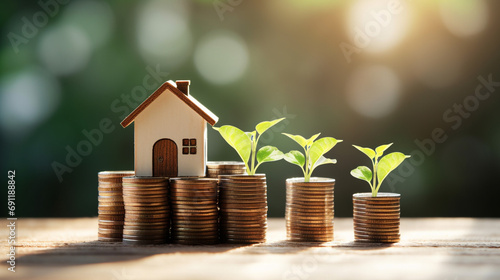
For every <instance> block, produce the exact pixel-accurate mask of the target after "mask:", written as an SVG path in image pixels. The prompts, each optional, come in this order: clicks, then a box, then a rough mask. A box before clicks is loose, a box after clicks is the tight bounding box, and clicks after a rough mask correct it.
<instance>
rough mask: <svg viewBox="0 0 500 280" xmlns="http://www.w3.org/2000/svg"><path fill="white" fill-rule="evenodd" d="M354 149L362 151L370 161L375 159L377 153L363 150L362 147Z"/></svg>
mask: <svg viewBox="0 0 500 280" xmlns="http://www.w3.org/2000/svg"><path fill="white" fill-rule="evenodd" d="M352 146H353V147H354V148H356V149H358V150H360V151H361V152H362V153H363V154H365V155H367V156H368V157H369V158H370V159H373V158H375V151H374V150H372V149H370V148H363V147H360V146H356V145H352Z"/></svg>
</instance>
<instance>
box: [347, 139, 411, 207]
mask: <svg viewBox="0 0 500 280" xmlns="http://www.w3.org/2000/svg"><path fill="white" fill-rule="evenodd" d="M392 144H393V143H391V144H387V145H382V146H379V147H377V148H376V149H375V151H374V150H372V149H370V148H363V147H359V146H356V145H353V146H354V148H356V149H358V150H360V151H361V152H362V153H364V154H365V155H367V156H368V157H369V158H370V160H371V161H372V165H373V173H372V171H371V170H370V168H368V167H366V166H358V167H357V168H356V169H353V170H352V171H351V175H352V176H353V177H354V178H357V179H360V180H363V181H366V182H368V184H370V188H371V189H372V197H377V193H378V190H379V189H380V186H381V185H382V182H383V181H384V179H385V178H386V177H387V175H389V173H390V172H391V171H393V170H394V169H396V168H397V167H398V166H399V165H400V164H401V163H402V162H403V161H404V160H405V159H406V158H409V157H410V156H407V155H405V154H402V153H399V152H394V153H390V154H388V155H386V156H384V157H383V158H382V159H380V161H379V158H380V157H381V156H382V155H383V154H384V152H385V150H387V149H388V148H389V147H390V146H391V145H392Z"/></svg>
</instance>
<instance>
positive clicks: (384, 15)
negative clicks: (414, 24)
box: [346, 0, 410, 53]
mask: <svg viewBox="0 0 500 280" xmlns="http://www.w3.org/2000/svg"><path fill="white" fill-rule="evenodd" d="M392 2H394V3H396V4H397V5H396V6H393V5H391V4H390V3H392ZM409 20H410V12H409V9H408V7H407V4H406V3H405V2H404V1H385V0H358V1H356V2H354V4H352V6H351V9H350V12H349V15H348V24H347V25H346V27H347V29H348V30H347V31H348V34H349V35H350V37H351V41H352V42H354V43H355V44H356V47H358V48H361V49H363V50H366V51H367V52H372V53H377V52H381V51H386V50H388V49H390V48H393V47H394V46H396V45H397V44H398V43H399V42H400V41H401V40H402V39H403V38H404V36H405V34H406V33H407V31H408V28H409Z"/></svg>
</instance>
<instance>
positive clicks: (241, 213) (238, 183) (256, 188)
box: [219, 174, 267, 244]
mask: <svg viewBox="0 0 500 280" xmlns="http://www.w3.org/2000/svg"><path fill="white" fill-rule="evenodd" d="M219 178H220V181H219V207H220V234H221V240H222V241H223V242H228V243H247V244H248V243H262V242H265V241H266V232H267V185H266V175H264V174H257V175H221V176H219Z"/></svg>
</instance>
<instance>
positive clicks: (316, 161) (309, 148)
mask: <svg viewBox="0 0 500 280" xmlns="http://www.w3.org/2000/svg"><path fill="white" fill-rule="evenodd" d="M320 134H321V133H318V134H316V135H313V136H312V137H311V138H309V139H305V138H304V137H302V136H300V135H292V134H288V133H283V135H286V136H288V137H289V138H290V139H292V140H294V141H295V142H297V144H299V145H300V146H301V147H302V148H303V149H304V153H305V154H303V153H301V152H300V151H296V150H293V151H290V152H288V153H286V154H285V156H284V158H285V160H286V161H288V162H289V163H292V164H295V165H298V166H299V167H300V168H301V169H302V172H304V181H305V182H309V179H311V175H312V173H313V171H314V169H316V167H318V166H320V165H323V164H328V163H331V164H335V163H337V160H336V159H329V158H326V157H324V156H323V155H324V154H326V153H327V152H328V151H330V150H331V149H332V148H333V147H335V145H337V143H339V142H342V140H337V139H335V138H332V137H323V138H321V139H318V140H316V138H318V136H319V135H320ZM315 140H316V141H315Z"/></svg>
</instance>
